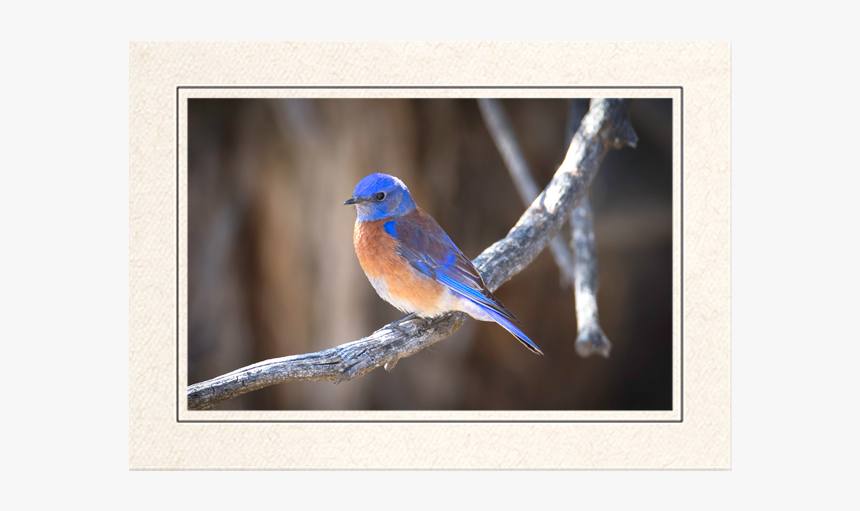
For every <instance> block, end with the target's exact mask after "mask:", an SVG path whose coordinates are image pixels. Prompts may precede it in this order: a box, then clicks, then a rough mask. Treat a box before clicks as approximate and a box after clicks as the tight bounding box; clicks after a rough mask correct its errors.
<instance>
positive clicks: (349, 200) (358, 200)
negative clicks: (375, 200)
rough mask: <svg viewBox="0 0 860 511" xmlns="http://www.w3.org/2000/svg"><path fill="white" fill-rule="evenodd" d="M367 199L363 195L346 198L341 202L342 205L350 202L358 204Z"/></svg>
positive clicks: (348, 204) (350, 203) (347, 204)
mask: <svg viewBox="0 0 860 511" xmlns="http://www.w3.org/2000/svg"><path fill="white" fill-rule="evenodd" d="M366 200H367V199H366V198H364V197H353V198H351V199H347V200H346V202H344V203H343V205H344V206H350V205H352V204H358V203H359V202H364V201H366Z"/></svg>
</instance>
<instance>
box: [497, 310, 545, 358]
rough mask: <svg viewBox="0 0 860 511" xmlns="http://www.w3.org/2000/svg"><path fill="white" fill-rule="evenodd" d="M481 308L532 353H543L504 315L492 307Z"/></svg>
mask: <svg viewBox="0 0 860 511" xmlns="http://www.w3.org/2000/svg"><path fill="white" fill-rule="evenodd" d="M483 309H484V311H485V312H486V313H487V314H488V315H489V316H490V317H491V318H493V321H495V322H496V323H498V324H500V325H502V327H504V329H505V330H507V331H508V332H510V333H511V335H513V336H514V337H516V338H517V340H519V341H520V342H521V343H523V345H524V346H525V347H526V348H528V349H529V350H530V351H532V352H533V353H537V354H538V355H543V352H542V351H541V350H540V348H538V347H537V345H536V344H535V343H533V342H532V341H531V339H529V338H528V337H526V334H524V333H523V332H522V330H520V329H519V328H517V327H516V325H514V324H513V323H511V322H510V321H508V319H507V318H506V317H504V316H502V315H501V314H499V313H498V312H496V311H494V310H493V309H490V308H489V307H483Z"/></svg>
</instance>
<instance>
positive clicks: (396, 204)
mask: <svg viewBox="0 0 860 511" xmlns="http://www.w3.org/2000/svg"><path fill="white" fill-rule="evenodd" d="M343 204H344V206H346V205H355V209H356V211H357V213H358V220H359V221H360V222H365V221H368V220H380V219H382V218H391V217H396V216H400V215H405V214H406V213H409V212H410V211H412V210H413V209H415V201H413V200H412V196H411V195H410V194H409V189H407V188H406V185H405V184H403V181H401V180H399V179H397V178H396V177H394V176H389V175H388V174H371V175H369V176H367V177H365V178H364V179H362V180H361V181H359V182H358V184H357V185H355V190H354V191H353V193H352V197H351V198H350V199H348V200H347V201H346V202H344V203H343Z"/></svg>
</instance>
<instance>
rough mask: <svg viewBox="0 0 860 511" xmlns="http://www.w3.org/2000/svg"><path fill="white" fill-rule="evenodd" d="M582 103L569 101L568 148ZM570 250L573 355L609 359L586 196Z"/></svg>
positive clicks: (574, 218)
mask: <svg viewBox="0 0 860 511" xmlns="http://www.w3.org/2000/svg"><path fill="white" fill-rule="evenodd" d="M583 103H586V102H585V101H584V100H579V99H571V100H570V108H569V109H568V112H567V133H566V134H565V140H566V142H565V143H566V144H567V145H568V146H570V143H571V141H572V140H573V135H574V133H575V132H576V129H577V127H578V126H579V123H580V120H581V119H582V116H583V115H585V112H586V111H587V110H588V105H587V104H583ZM570 227H571V238H570V248H571V250H573V253H574V261H575V278H574V281H575V282H574V286H573V290H574V293H575V297H576V326H577V330H578V333H577V336H576V352H577V353H578V354H579V356H581V357H588V356H590V355H591V354H592V353H599V354H600V355H603V356H604V357H606V358H609V351H610V350H611V349H612V343H610V342H609V339H608V338H607V337H606V334H604V333H603V329H601V328H600V319H599V317H598V313H597V290H598V289H599V288H600V270H599V268H598V267H597V247H596V245H595V243H594V214H593V213H592V212H591V201H589V200H588V194H586V195H585V196H584V197H583V198H582V200H581V201H579V205H577V206H576V208H574V210H573V212H572V213H571V214H570Z"/></svg>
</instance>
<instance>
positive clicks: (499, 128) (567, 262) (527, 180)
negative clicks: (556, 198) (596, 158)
mask: <svg viewBox="0 0 860 511" xmlns="http://www.w3.org/2000/svg"><path fill="white" fill-rule="evenodd" d="M478 106H479V107H480V108H481V114H482V115H483V116H484V123H486V125H487V129H488V130H489V132H490V135H491V136H492V137H493V142H495V143H496V147H497V148H498V149H499V153H501V155H502V159H503V160H504V161H505V165H506V166H507V168H508V172H509V173H510V174H511V178H512V179H513V181H514V185H515V186H516V189H517V192H519V194H520V198H521V199H522V200H523V202H524V203H525V204H527V205H528V204H531V203H532V201H533V200H535V198H536V197H537V196H538V193H540V190H539V189H538V186H537V183H535V181H534V179H533V178H532V175H531V172H530V171H529V167H528V164H527V163H526V159H525V157H524V156H523V152H522V151H521V150H520V146H519V144H518V143H517V136H516V134H515V133H514V130H513V128H512V127H511V123H510V122H509V121H508V117H507V116H506V115H505V110H504V109H503V108H502V104H501V102H500V101H499V100H498V99H489V98H479V99H478ZM571 136H573V135H571ZM568 145H569V143H568ZM549 248H550V251H551V252H552V257H553V259H555V264H556V265H558V269H559V270H560V271H561V282H562V285H564V284H573V279H574V276H573V274H574V270H573V264H574V263H573V255H572V254H571V253H570V250H568V248H567V245H566V244H565V243H564V239H563V238H562V236H561V235H558V236H556V237H554V238H553V239H552V241H550V243H549Z"/></svg>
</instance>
